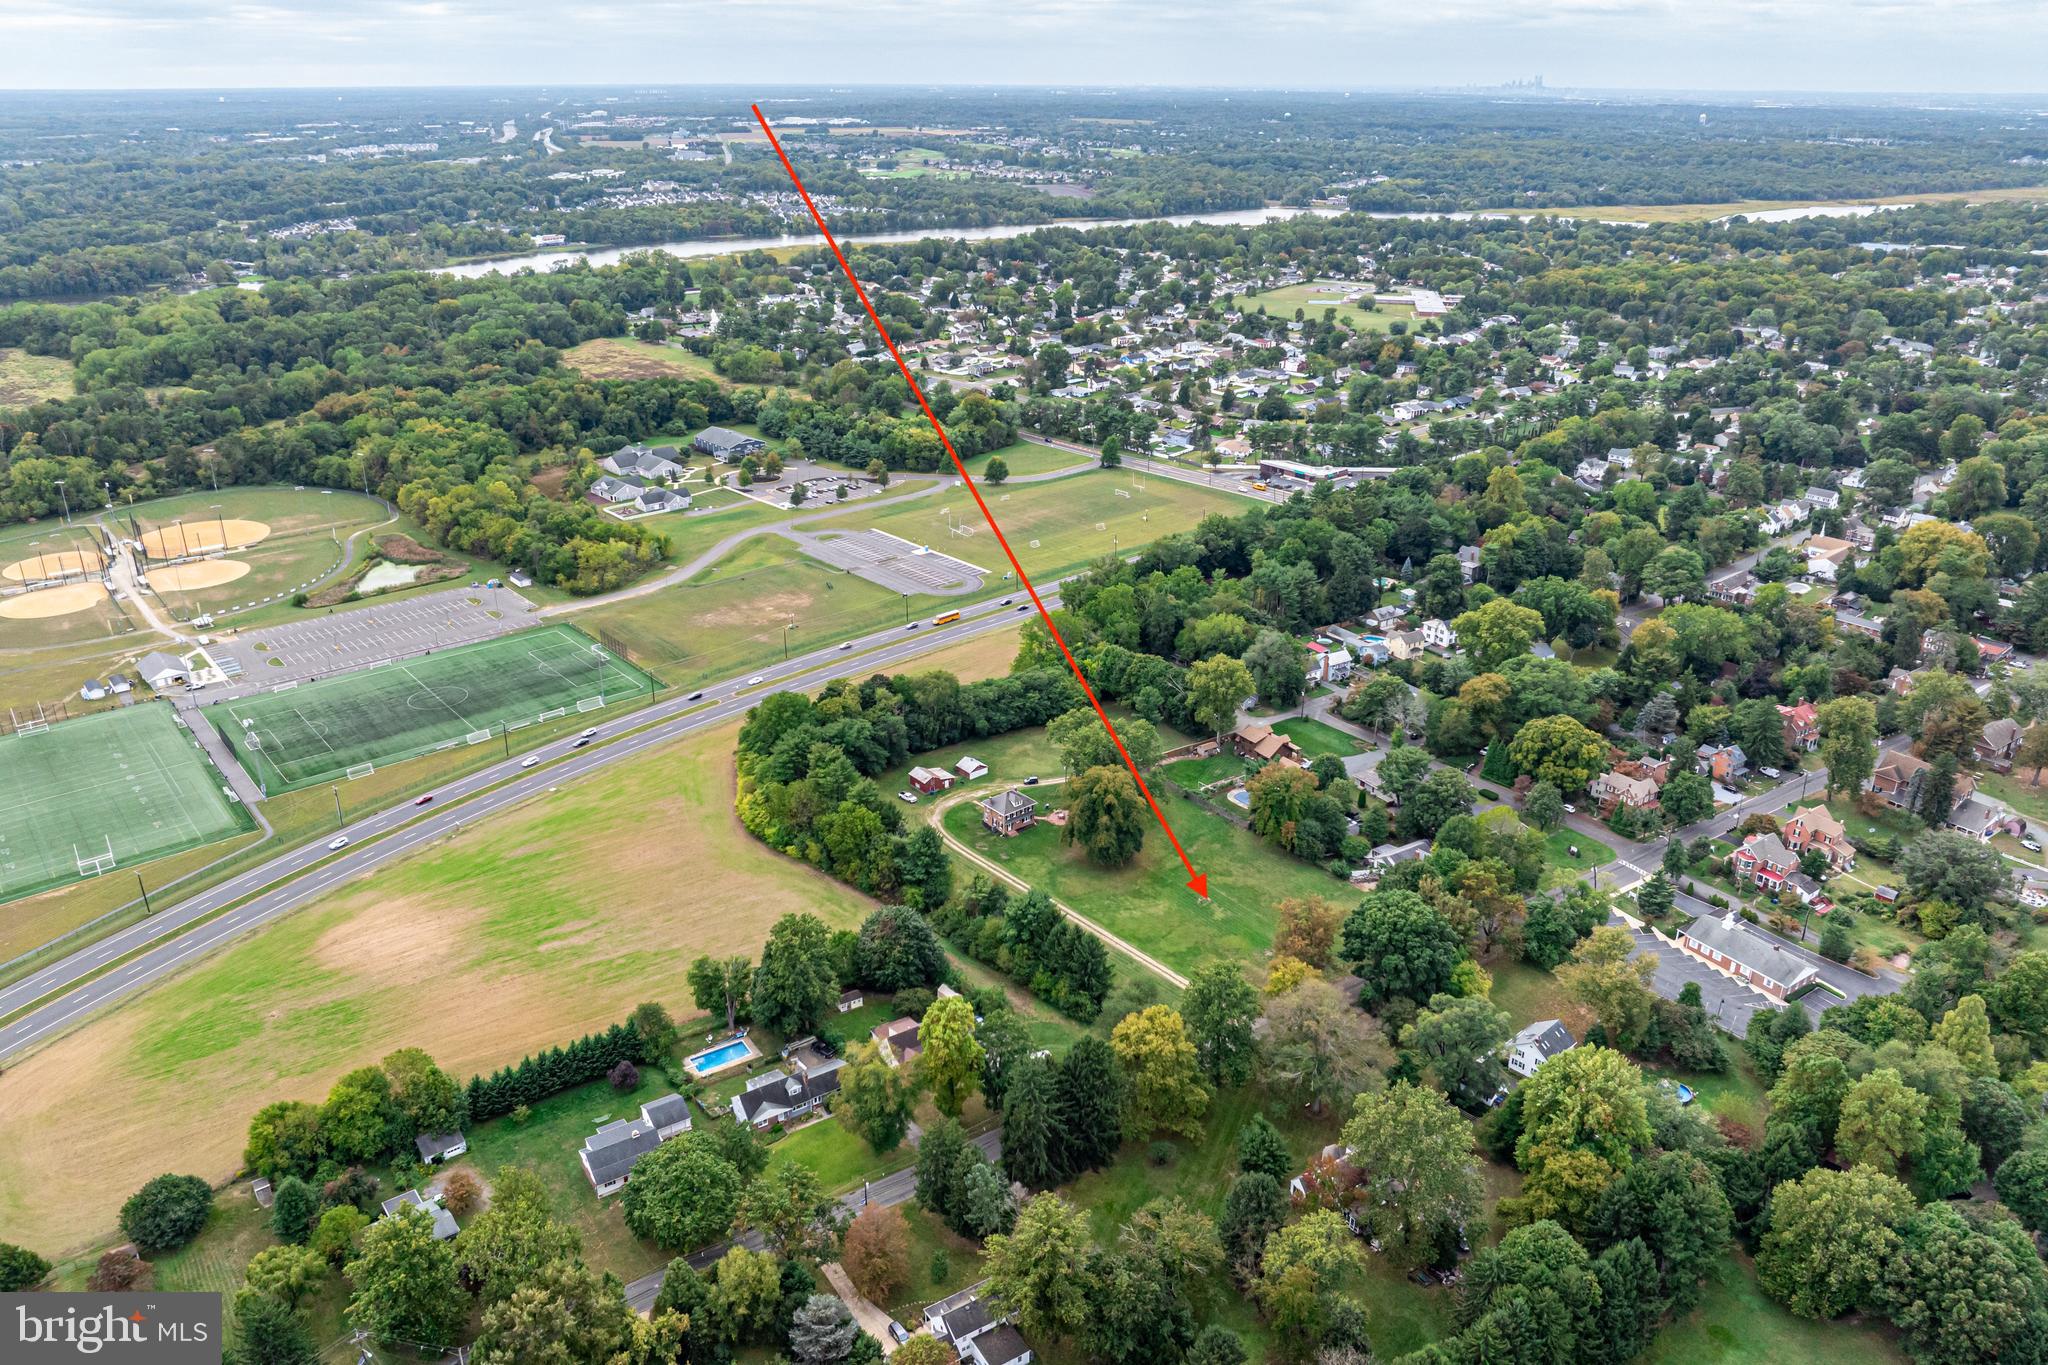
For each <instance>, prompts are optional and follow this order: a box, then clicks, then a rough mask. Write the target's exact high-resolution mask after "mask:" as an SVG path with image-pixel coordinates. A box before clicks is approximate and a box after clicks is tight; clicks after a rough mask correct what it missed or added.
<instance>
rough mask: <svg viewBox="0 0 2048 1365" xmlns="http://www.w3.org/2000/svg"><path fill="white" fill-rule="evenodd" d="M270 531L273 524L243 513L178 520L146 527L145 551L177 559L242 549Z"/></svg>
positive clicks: (152, 557) (154, 555)
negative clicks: (270, 524)
mask: <svg viewBox="0 0 2048 1365" xmlns="http://www.w3.org/2000/svg"><path fill="white" fill-rule="evenodd" d="M269 534H270V528H269V527H268V526H266V525H264V524H263V523H262V522H260V521H244V520H243V519H242V518H240V517H228V518H226V519H217V518H208V519H206V520H204V521H197V520H195V521H174V522H171V523H170V524H168V525H165V526H159V527H154V528H152V529H150V530H147V531H144V532H143V533H142V552H143V553H144V554H146V555H148V556H149V557H150V558H151V559H174V558H176V557H177V556H179V555H190V554H209V553H212V552H213V551H216V550H239V549H241V548H243V547H244V546H248V545H254V544H256V543H258V542H259V541H261V540H263V538H264V537H266V536H268V535H269ZM223 539H225V542H226V543H225V544H223V543H222V542H223Z"/></svg>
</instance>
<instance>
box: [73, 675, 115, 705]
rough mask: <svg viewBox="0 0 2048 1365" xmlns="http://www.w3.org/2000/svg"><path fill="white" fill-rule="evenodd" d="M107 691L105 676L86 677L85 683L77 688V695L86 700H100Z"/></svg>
mask: <svg viewBox="0 0 2048 1365" xmlns="http://www.w3.org/2000/svg"><path fill="white" fill-rule="evenodd" d="M107 692H108V688H107V680H106V679H105V678H87V679H86V680H85V685H84V686H83V687H80V688H79V689H78V695H79V696H81V697H83V698H85V699H86V700H87V701H100V700H102V699H103V698H105V696H106V695H107Z"/></svg>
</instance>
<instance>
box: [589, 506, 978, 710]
mask: <svg viewBox="0 0 2048 1365" xmlns="http://www.w3.org/2000/svg"><path fill="white" fill-rule="evenodd" d="M959 601H960V599H958V598H951V599H945V598H938V597H928V596H921V595H920V596H913V597H912V598H911V599H910V603H909V617H910V619H911V620H917V619H919V618H920V617H929V616H931V615H933V614H935V613H936V612H937V611H938V610H939V609H940V603H942V602H946V603H948V604H950V605H958V603H959ZM904 615H905V607H904V601H903V598H902V597H901V596H899V595H898V594H896V593H893V592H890V591H889V590H888V589H886V588H882V587H879V586H877V585H875V584H873V583H870V582H868V581H867V580H866V579H865V578H862V577H860V576H859V575H858V574H851V573H845V572H842V571H840V570H838V569H830V568H827V567H826V566H824V565H823V564H820V563H818V562H817V561H816V560H814V559H811V558H809V557H807V556H805V555H803V554H802V553H800V552H799V551H798V550H797V549H796V547H795V546H793V545H791V544H790V543H789V542H788V541H785V540H782V539H780V538H777V537H768V536H763V537H759V538H757V539H754V540H751V541H748V542H747V543H745V544H744V545H741V546H740V547H738V548H737V549H735V550H734V551H733V552H732V553H731V554H729V555H727V556H726V557H725V558H724V559H721V560H720V561H719V562H718V563H717V564H715V565H713V566H712V567H711V568H710V569H707V570H705V571H704V572H703V573H701V574H699V575H698V576H697V577H695V578H692V579H690V580H688V581H687V582H683V583H677V584H673V585H671V586H669V587H666V588H662V589H661V590H659V591H657V592H652V593H648V594H646V595H645V596H642V597H632V598H627V599H626V600H624V601H622V602H617V603H613V604H611V605H609V606H599V607H593V608H591V609H590V610H588V611H579V612H577V613H576V614H575V618H574V619H575V621H576V624H577V625H579V626H581V627H582V628H583V629H585V630H587V631H589V632H590V633H591V634H593V635H595V636H597V637H598V639H600V640H604V641H608V642H610V643H612V644H614V645H618V646H623V647H624V648H625V650H626V657H627V658H628V659H630V660H632V662H633V663H635V664H636V665H638V666H639V667H641V668H644V669H646V670H648V671H649V672H651V673H653V674H654V675H655V676H656V677H658V678H660V679H661V680H662V681H663V682H666V683H668V684H669V685H670V686H673V687H693V686H696V685H698V684H700V683H704V682H708V681H710V680H711V679H713V678H719V677H724V676H726V675H728V674H731V673H737V672H744V671H745V670H747V669H749V668H752V667H754V666H756V665H759V664H766V663H770V662H772V661H774V660H777V659H780V658H781V657H782V654H783V638H784V629H783V628H784V627H785V626H787V627H789V630H788V647H789V653H790V654H791V655H792V656H795V655H797V654H801V653H803V652H804V651H806V650H810V649H816V648H818V647H819V646H821V645H828V644H831V643H833V642H834V641H838V640H843V639H846V638H848V637H850V636H854V635H861V634H865V633H867V632H869V631H874V630H881V629H883V628H884V627H887V626H889V625H892V624H894V625H901V624H903V621H904Z"/></svg>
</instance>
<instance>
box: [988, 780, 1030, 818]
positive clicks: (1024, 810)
mask: <svg viewBox="0 0 2048 1365" xmlns="http://www.w3.org/2000/svg"><path fill="white" fill-rule="evenodd" d="M981 804H982V805H984V806H986V807H988V808H989V809H990V810H992V811H994V812H995V813H996V814H997V815H1016V814H1020V813H1021V814H1029V813H1031V812H1033V811H1036V810H1037V809H1038V803H1037V802H1036V801H1034V800H1032V799H1031V798H1030V797H1028V796H1026V795H1025V794H1024V793H1023V792H1020V791H1018V790H1017V789H1016V788H1015V787H1010V788H1008V789H1006V790H1004V791H999V792H995V793H992V794H991V795H989V796H986V797H983V798H982V801H981Z"/></svg>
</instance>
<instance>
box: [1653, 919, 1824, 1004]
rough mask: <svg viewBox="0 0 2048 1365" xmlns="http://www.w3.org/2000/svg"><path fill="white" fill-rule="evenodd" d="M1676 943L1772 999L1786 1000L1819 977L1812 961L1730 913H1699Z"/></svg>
mask: <svg viewBox="0 0 2048 1365" xmlns="http://www.w3.org/2000/svg"><path fill="white" fill-rule="evenodd" d="M1678 946H1679V947H1680V948H1682V949H1684V950H1685V951H1686V952H1688V953H1691V954H1692V955H1693V956H1694V957H1697V958H1702V959H1704V960H1705V961H1707V962H1711V963H1712V964H1713V965H1714V966H1716V967H1719V968H1720V969H1721V970H1723V971H1725V972H1727V973H1728V974H1729V975H1731V976H1733V977H1735V978H1736V979H1737V980H1739V981H1745V982H1747V983H1748V984H1749V985H1751V986H1754V987H1755V988H1756V989H1757V990H1759V991H1762V992H1763V993H1764V994H1765V995H1768V996H1770V997H1771V998H1772V999H1773V1000H1778V1001H1783V1000H1786V999H1789V998H1790V997H1791V996H1792V995H1793V994H1794V993H1795V992H1797V991H1800V990H1802V989H1804V988H1805V987H1807V986H1810V985H1812V984H1813V983H1814V982H1815V981H1816V980H1818V979H1819V978H1820V972H1819V971H1818V970H1817V969H1816V968H1815V967H1814V966H1813V964H1812V963H1810V962H1807V961H1805V960H1803V959H1802V958H1800V957H1799V956H1798V954H1796V953H1794V952H1793V951H1792V950H1791V949H1790V948H1789V947H1787V946H1786V945H1784V944H1781V943H1779V942H1778V941H1777V940H1776V939H1774V938H1772V937H1771V936H1770V935H1769V934H1766V933H1764V932H1763V930H1761V929H1758V928H1757V927H1756V926H1755V925H1753V924H1751V923H1749V922H1748V921H1747V920H1744V919H1741V918H1739V917H1738V916H1736V915H1733V914H1721V915H1702V916H1700V917H1699V918H1698V919H1696V920H1694V921H1693V922H1692V925H1691V927H1689V928H1687V929H1685V930H1684V931H1683V932H1681V933H1680V934H1679V936H1678Z"/></svg>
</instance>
